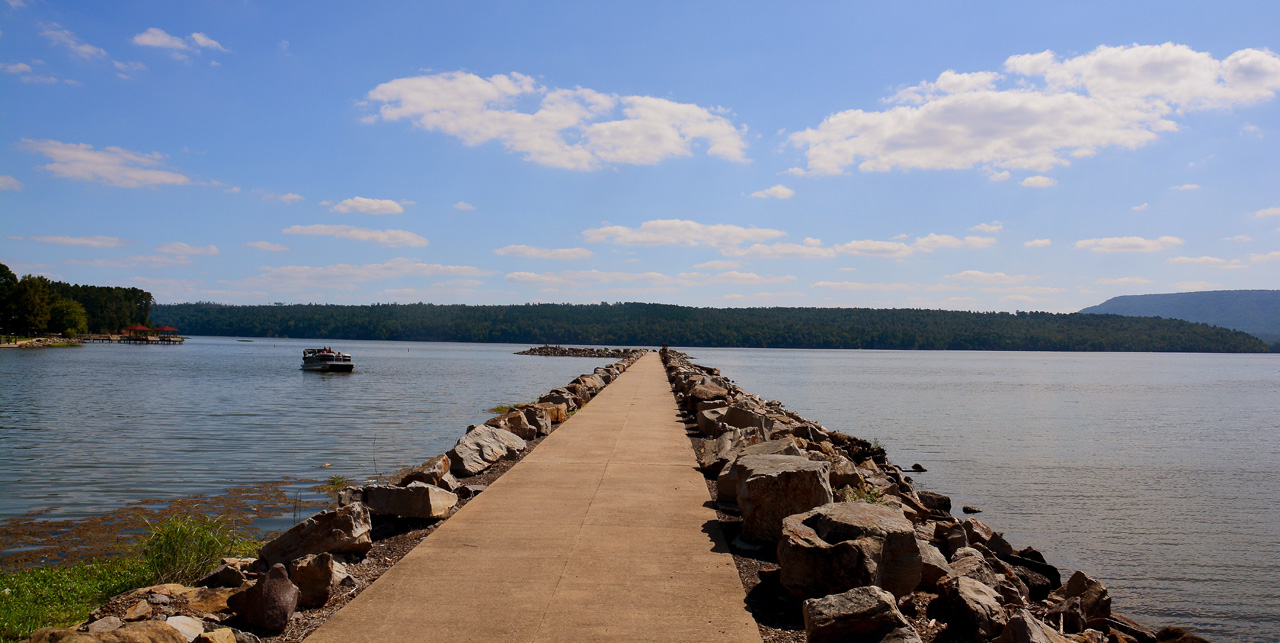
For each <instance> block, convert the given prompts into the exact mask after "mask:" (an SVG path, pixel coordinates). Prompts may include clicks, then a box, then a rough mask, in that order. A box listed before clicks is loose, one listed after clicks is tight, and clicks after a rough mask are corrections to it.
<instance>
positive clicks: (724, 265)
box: [693, 261, 742, 270]
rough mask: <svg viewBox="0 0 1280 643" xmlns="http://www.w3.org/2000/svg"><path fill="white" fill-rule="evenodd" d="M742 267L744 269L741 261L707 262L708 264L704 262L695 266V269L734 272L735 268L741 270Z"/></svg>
mask: <svg viewBox="0 0 1280 643" xmlns="http://www.w3.org/2000/svg"><path fill="white" fill-rule="evenodd" d="M741 267H742V262H741V261H707V262H703V263H700V264H697V265H695V266H694V267H693V269H694V270H733V269H735V268H741Z"/></svg>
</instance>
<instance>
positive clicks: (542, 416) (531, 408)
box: [517, 404, 551, 437]
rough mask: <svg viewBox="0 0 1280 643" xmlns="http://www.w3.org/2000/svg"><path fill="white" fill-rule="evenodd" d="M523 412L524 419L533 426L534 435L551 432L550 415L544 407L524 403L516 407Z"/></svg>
mask: <svg viewBox="0 0 1280 643" xmlns="http://www.w3.org/2000/svg"><path fill="white" fill-rule="evenodd" d="M517 410H518V411H519V412H520V413H523V414H524V421H525V422H527V423H528V424H529V426H531V427H533V430H534V434H535V437H536V436H540V435H550V434H551V415H550V414H549V413H548V412H547V410H546V409H543V408H538V407H537V406H535V405H533V404H526V405H523V406H521V407H519V408H518V409H517Z"/></svg>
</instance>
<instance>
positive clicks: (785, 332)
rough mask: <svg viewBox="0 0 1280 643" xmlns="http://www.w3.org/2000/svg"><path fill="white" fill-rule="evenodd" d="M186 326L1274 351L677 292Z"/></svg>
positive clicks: (1072, 324)
mask: <svg viewBox="0 0 1280 643" xmlns="http://www.w3.org/2000/svg"><path fill="white" fill-rule="evenodd" d="M152 315H153V317H154V318H155V319H156V323H162V324H168V325H170V326H175V327H177V328H180V329H181V330H182V332H183V333H184V334H193V335H221V336H240V337H306V338H314V339H326V340H329V339H378V340H410V341H450V342H504V343H515V344H543V343H551V344H584V345H623V346H657V345H660V344H663V343H667V344H670V345H672V346H692V347H734V348H821V349H836V348H838V349H853V348H867V349H894V350H1022V351H1150V352H1223V353H1240V352H1265V351H1266V350H1267V347H1266V345H1265V344H1263V343H1262V342H1261V341H1260V340H1259V339H1258V338H1256V337H1253V336H1252V335H1249V334H1247V333H1242V332H1239V331H1233V330H1228V329H1224V328H1219V327H1216V326H1209V325H1207V324H1197V323H1191V322H1184V321H1179V320H1173V319H1161V318H1151V317H1125V316H1120V315H1083V314H1079V313H1069V314H1058V313H1041V312H1017V313H999V312H990V313H976V312H964V311H946V310H920V309H872V308H694V307H688V306H675V305H668V304H644V303H616V304H608V303H601V304H587V305H577V304H523V305H509V306H469V305H437V304H424V303H419V304H372V305H364V306H339V305H331V304H289V305H286V304H276V305H254V306H236V305H226V304H216V303H206V302H199V303H186V304H165V305H157V306H155V307H154V308H153V309H152Z"/></svg>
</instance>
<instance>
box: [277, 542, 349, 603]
mask: <svg viewBox="0 0 1280 643" xmlns="http://www.w3.org/2000/svg"><path fill="white" fill-rule="evenodd" d="M347 578H348V575H347V568H346V566H345V565H343V564H342V563H340V562H338V561H336V560H334V559H333V555H332V554H312V555H310V556H303V557H302V558H299V559H298V560H295V561H293V562H291V563H289V582H291V583H293V584H294V585H296V586H297V587H298V592H299V594H298V607H301V608H303V609H310V608H313V607H323V606H324V604H325V603H328V602H329V598H330V597H331V596H333V592H334V589H335V588H337V586H338V585H339V584H340V583H342V582H343V581H344V580H346V579H347Z"/></svg>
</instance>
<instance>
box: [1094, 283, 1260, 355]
mask: <svg viewBox="0 0 1280 643" xmlns="http://www.w3.org/2000/svg"><path fill="white" fill-rule="evenodd" d="M1080 312H1081V313H1086V314H1111V315H1126V316H1129V317H1164V318H1167V319H1181V320H1184V321H1189V322H1200V323H1204V324H1212V325H1214V326H1221V327H1223V328H1230V329H1232V330H1241V331H1244V332H1246V333H1249V334H1251V335H1256V336H1257V337H1259V338H1261V339H1262V340H1263V341H1265V342H1267V343H1275V342H1280V290H1207V291H1203V292H1179V293H1169V294H1161V295H1122V296H1120V297H1112V298H1111V299H1108V300H1106V301H1104V302H1102V303H1101V304H1098V305H1097V306H1090V307H1088V308H1085V309H1083V310H1081V311H1080Z"/></svg>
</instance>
